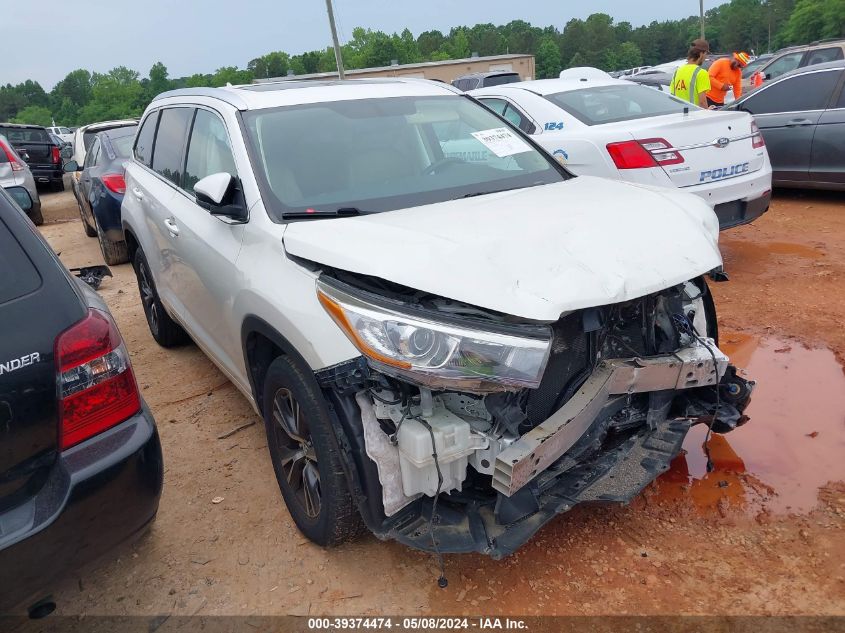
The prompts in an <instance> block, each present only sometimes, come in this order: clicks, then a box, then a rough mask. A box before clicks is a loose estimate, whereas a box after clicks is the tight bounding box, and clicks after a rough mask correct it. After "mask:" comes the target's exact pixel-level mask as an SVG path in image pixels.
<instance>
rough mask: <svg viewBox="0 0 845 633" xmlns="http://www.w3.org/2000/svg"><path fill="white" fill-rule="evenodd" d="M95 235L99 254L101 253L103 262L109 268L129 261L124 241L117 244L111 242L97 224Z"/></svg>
mask: <svg viewBox="0 0 845 633" xmlns="http://www.w3.org/2000/svg"><path fill="white" fill-rule="evenodd" d="M96 233H97V240H99V242H100V252H102V253H103V260H105V262H106V263H107V264H108V265H109V266H115V265H117V264H125V263H126V262H128V261H129V248H128V247H127V246H126V242H125V241H124V240H120V241H119V242H113V241H111V240H110V239H109V238H107V237H106V236H105V234H104V233H103V231H102V230H101V229H100V225H99V224H98V225H97V230H96Z"/></svg>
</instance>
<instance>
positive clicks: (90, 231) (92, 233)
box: [76, 198, 97, 237]
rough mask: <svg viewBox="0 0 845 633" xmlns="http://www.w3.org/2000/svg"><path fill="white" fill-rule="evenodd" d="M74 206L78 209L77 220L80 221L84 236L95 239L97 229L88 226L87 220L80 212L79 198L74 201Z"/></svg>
mask: <svg viewBox="0 0 845 633" xmlns="http://www.w3.org/2000/svg"><path fill="white" fill-rule="evenodd" d="M76 206H77V207H79V218H80V219H81V220H82V228H83V229H85V235H87V236H88V237H97V229H95V228H94V227H93V226H91V225H90V224H88V220H86V219H85V213H84V212H83V211H82V203H81V202H79V198H77V199H76Z"/></svg>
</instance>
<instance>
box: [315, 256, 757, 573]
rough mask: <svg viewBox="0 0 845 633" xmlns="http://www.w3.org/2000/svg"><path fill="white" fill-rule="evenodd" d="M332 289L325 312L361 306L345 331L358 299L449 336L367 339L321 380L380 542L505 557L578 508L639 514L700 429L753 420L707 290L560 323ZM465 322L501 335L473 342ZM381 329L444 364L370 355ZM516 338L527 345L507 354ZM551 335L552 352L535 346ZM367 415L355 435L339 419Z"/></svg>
mask: <svg viewBox="0 0 845 633" xmlns="http://www.w3.org/2000/svg"><path fill="white" fill-rule="evenodd" d="M328 283H329V285H328V286H326V292H327V294H328V295H329V299H327V301H328V302H331V301H334V300H335V299H336V300H337V302H338V305H341V306H344V307H345V306H346V305H350V306H352V307H351V308H348V309H346V311H345V312H344V313H342V314H341V313H340V311H339V310H338V314H340V316H338V317H337V318H336V320H338V322H339V325H341V323H340V321H339V319H347V322H346V323H345V325H346V326H347V327H351V326H350V323H351V322H352V320H353V319H355V318H358V317H357V315H359V314H360V315H363V316H362V317H360V318H361V319H367V318H370V317H368V316H367V315H368V313H367V311H366V309H365V307H361V306H362V305H364V304H363V303H356V302H358V298H359V297H361V296H363V297H365V298H366V297H373V296H378V297H385V296H388V297H390V302H391V303H390V304H389V305H388V306H387V307H386V308H385V309H386V310H392V309H393V308H394V307H395V306H399V307H398V308H397V310H398V313H399V314H401V313H403V312H402V311H403V310H407V311H409V312H408V313H409V314H411V315H418V314H419V315H423V317H425V318H428V316H429V315H432V314H436V315H437V317H438V319H441V320H443V321H444V322H446V323H447V324H450V325H449V327H450V328H451V329H448V330H444V331H445V332H446V335H441V334H440V333H438V332H434V333H429V332H428V331H427V330H426V329H425V328H424V327H422V326H418V325H415V324H416V323H417V322H416V321H414V320H413V319H414V318H416V317H414V316H409V317H408V321H407V323H405V322H404V321H402V320H401V319H399V318H398V317H396V318H393V317H392V318H393V320H391V321H388V322H387V323H388V325H387V326H385V328H383V330H378V331H376V330H361V332H363V334H362V339H363V340H362V341H361V342H360V345H361V349H364V350H367V351H366V352H365V353H364V355H363V356H362V357H360V358H358V359H355V360H353V361H349V362H347V363H343V364H341V365H338V366H335V367H332V368H329V369H326V370H322V371H321V372H318V373H317V378H318V381H319V383H320V384H321V386H322V388H323V389H324V391H325V392H326V394H327V395H328V396H329V400H330V401H332V402H333V403H334V408H335V411H336V413H337V415H338V416H339V418H340V426H341V427H342V428H343V430H344V433H345V436H346V441H345V442H344V443H345V445H346V448H347V449H348V451H349V452H350V453H353V454H352V455H350V464H352V463H357V464H358V466H359V476H357V477H353V481H354V482H356V484H355V486H353V487H354V488H355V490H354V492H357V493H358V495H359V506H361V508H362V515H363V516H364V519H365V521H366V522H367V523H368V524H369V527H370V528H371V529H373V531H374V532H375V533H376V534H377V535H379V536H381V537H384V538H396V539H398V540H400V541H402V542H404V543H406V544H409V545H412V546H414V547H418V548H421V549H426V550H430V549H435V550H439V551H442V552H467V551H479V552H482V553H487V554H490V555H492V556H493V557H495V558H500V557H502V556H505V555H507V554H509V553H511V552H513V551H514V550H515V549H516V548H517V547H519V546H520V545H521V544H522V543H524V542H525V541H526V540H528V538H530V537H531V535H533V534H534V532H536V530H537V529H539V528H540V527H541V526H542V525H543V524H544V523H545V522H547V521H548V520H549V519H551V518H552V517H553V516H555V515H556V514H558V513H560V512H563V511H566V510H568V509H570V508H571V507H573V506H574V505H576V504H577V503H582V502H627V501H630V500H631V499H632V498H633V497H634V496H636V495H637V494H638V493H639V492H640V491H641V490H642V489H643V488H644V487H645V486H646V485H648V484H649V483H650V482H651V481H652V480H654V478H656V477H657V476H658V475H659V474H660V473H661V472H663V471H665V470H666V469H667V468H668V466H669V463H670V461H671V460H672V459H673V458H674V457H675V456H676V455H677V454H678V452H679V451H680V450H681V444H682V442H683V439H684V437H685V435H686V432H687V430H688V429H689V428H690V426H691V425H692V424H695V423H697V422H704V423H706V424H708V425H709V426H710V428H711V430H712V431H716V432H727V431H730V430H732V429H733V428H736V426H738V425H740V424H742V423H744V422H745V421H746V419H747V418H745V417H744V416H743V410H744V409H745V407H746V406H747V404H748V402H749V399H750V395H751V391H752V390H753V387H754V383H753V382H751V381H748V380H746V379H744V378H742V377H741V376H740V375H738V374H737V372H736V370H735V368H734V367H733V366H731V365H730V364H729V359H728V358H727V356H725V354H723V353H722V352H721V351H720V350H719V348H718V346H717V341H718V332H717V329H716V315H715V309H714V306H713V302H712V299H711V297H710V295H709V290H708V288H707V285H706V283H705V282H704V280H703V279H695V280H691V281H688V282H686V283H683V284H680V285H678V286H674V287H671V288H668V289H666V290H663V291H661V292H658V293H655V294H652V295H648V296H645V297H641V298H639V299H636V300H633V301H629V302H625V303H621V304H616V305H610V306H601V307H596V308H588V309H584V310H578V311H575V312H571V313H568V314H565V315H564V316H562V317H561V318H560V319H559V320H558V321H556V322H555V323H551V324H538V323H519V322H516V320H515V319H513V318H510V317H508V316H506V315H501V314H495V313H488V312H486V311H484V310H481V309H478V308H475V307H472V306H466V305H462V304H459V303H456V302H452V301H449V300H445V299H442V298H437V297H430V296H425V295H423V294H421V293H417V292H415V291H410V290H408V289H404V288H401V287H396V286H394V285H393V284H388V283H387V282H383V281H381V280H373V279H371V278H362V277H360V276H357V275H355V276H353V275H349V274H345V273H337V272H335V273H334V275H333V277H332V278H331V279H330V280H329V282H328ZM322 300H323V299H322V297H321V301H322ZM344 302H345V303H344ZM324 307H326V308H327V310H330V308H331V306H328V307H327V304H326V303H325V302H324ZM330 311H331V310H330ZM391 314H393V313H391ZM423 317H420V321H421V322H424V318H423ZM361 322H362V321H358V322H357V323H361ZM466 323H470V324H472V325H473V326H477V327H479V328H486V329H489V330H491V331H493V332H496V333H497V336H499V338H498V339H491V340H490V341H487V340H483V341H479V340H476V339H472V340H469V342H467V340H468V339H467V336H466V335H465V334H463V333H462V332H461V331H460V327H465V324H466ZM522 328H524V332H525V334H524V335H522V334H521V331H522V330H521V329H522ZM382 331H383V332H384V336H383V337H382V338H383V339H384V340H385V341H386V343H385V345H394V346H395V347H396V348H397V349H402V350H410V351H409V352H408V358H411V359H414V358H423V359H428V358H429V357H431V358H435V359H436V362H437V363H440V365H439V366H438V365H436V363H431V362H429V361H428V360H426V362H429V364H428V365H424V366H423V367H422V370H421V371H417V370H416V368H415V367H413V368H410V369H409V368H408V367H407V366H406V365H405V364H400V363H398V362H394V360H393V359H392V358H388V357H387V355H385V354H380V353H378V352H376V351H372V350H370V348H369V347H366V346H367V345H368V342H367V341H370V340H372V341H374V342H373V346H377V345H379V344H381V343H380V342H379V340H378V339H379V332H382ZM371 332H376V334H372V335H371ZM353 336H355V334H354V333H353V334H352V335H350V338H352V337H353ZM518 336H524V340H526V341H528V343H525V344H522V343H521V344H520V345H521V347H520V346H516V345H515V344H514V346H513V347H509V345H511V344H512V343H511V342H510V339H509V338H508V337H511V338H516V337H518ZM438 337H440V339H439V340H438ZM532 337H533V338H532ZM542 337H545V339H543V340H545V341H546V347H545V348H543V349H541V348H540V346H539V344H537V345H534V343H532V342H531V341H534V340H540V339H541V338H542ZM438 345H440V346H441V347H443V346H444V345H445V346H446V347H445V348H444V349H446V348H448V350H451V351H448V350H447V351H448V354H451V356H449V360H448V361H444V360H443V359H444V358H446V357H447V355H448V354H447V352H444V351H442V350H440V349H435V348H437V346H438ZM449 346H451V347H449ZM429 349H434V350H435V351H428V350H429ZM491 350H492V351H491ZM541 352H542V353H543V354H545V356H544V357H543V358H542V359H540V356H538V355H539V354H540V353H541ZM414 354H416V356H414ZM427 354H428V356H427ZM438 354H439V355H440V356H437V355H438ZM489 358H494V359H495V360H496V363H499V364H498V365H496V364H495V363H493V364H492V365H491V363H490V362H489V361H488V359H489ZM540 361H542V362H540ZM420 364H422V363H420ZM429 366H432V367H434V369H432V370H431V371H429V370H428V367H429ZM491 366H493V367H494V368H496V369H495V370H491V369H490V367H491ZM442 367H458V368H459V370H460V371H459V370H458V369H456V370H454V371H453V372H452V373H447V372H444V371H443V370H442V369H441V368H442ZM499 367H501V368H503V369H501V370H499V369H498V368H499ZM536 367H539V371H537V373H536V377H535V375H534V373H532V372H533V371H534V368H536ZM444 376H445V377H444ZM502 377H504V378H502ZM532 381H533V382H532ZM356 415H358V416H359V417H360V422H359V423H358V425H357V426H358V429H359V430H354V427H355V426H356V424H355V422H356V420H351V419H343V418H344V416H346V417H347V418H352V417H353V416H356ZM358 433H360V436H361V437H359V438H358V444H357V450H358V453H359V454H357V455H355V454H354V453H355V451H356V441H355V438H352V437H350V436H351V435H356V434H358ZM361 450H363V451H364V452H365V453H366V455H365V456H363V455H360V452H361ZM360 473H363V474H360ZM373 479H377V482H375V481H372V480H373ZM376 495H378V497H379V498H378V499H374V498H373V497H375V496H376ZM435 509H436V512H435ZM376 510H377V511H376Z"/></svg>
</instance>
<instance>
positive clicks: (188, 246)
mask: <svg viewBox="0 0 845 633" xmlns="http://www.w3.org/2000/svg"><path fill="white" fill-rule="evenodd" d="M224 172H225V173H227V174H230V175H231V176H233V177H235V178H237V177H238V170H237V168H236V166H235V158H234V155H233V152H232V143H231V140H230V135H229V133H228V130H227V127H226V124H225V123H224V121H223V119H222V118H221V117H220V115H219V114H218V113H217V112H215V111H213V110H210V109H205V108H202V107H199V108H198V109H197V110H196V115H195V117H194V120H193V122H192V125H191V127H190V138H189V143H188V148H187V151H186V158H185V168H184V176H183V179H182V183H181V188H180V190H179V191H178V192H177V193H176V196H175V197H174V198H173V200H172V203H171V206H170V221H171V222H172V224H173V228H175V230H176V231H178V233H177V234H176V235H177V237H175V238H174V239H173V245H174V248H175V251H176V256H175V257H174V259H173V269H172V276H171V283H172V284H173V291H174V294H177V295H178V300H179V301H180V302H181V303H182V306H183V310H184V313H183V314H182V317H183V319H184V321H185V324H186V325H187V326H188V329H189V330H190V331H191V332H192V333H193V334H194V335H195V337H196V338H197V339H198V340H201V341H202V342H203V345H204V347H205V348H206V351H207V352H209V353H210V355H211V356H212V357H213V358H215V359H216V360H217V361H218V363H219V364H221V365H222V366H223V367H224V368H226V370H227V372H228V373H229V374H230V375H238V374H239V373H240V372H239V370H238V368H237V365H238V363H240V359H241V358H242V357H243V356H242V354H243V352H242V347H241V340H240V330H239V328H237V327H232V324H231V320H230V319H229V317H230V316H231V314H232V311H233V305H232V300H233V297H234V293H233V292H232V289H233V288H237V287H242V286H243V285H244V284H245V283H246V282H245V281H244V279H243V276H242V274H241V270H240V269H239V268H238V267H237V266H236V265H235V264H236V261H237V258H238V254H239V253H240V249H241V241H242V240H243V234H244V225H243V223H240V222H233V221H231V220H230V219H229V218H225V217H222V216H214V215H211V213H209V212H208V211H207V210H206V209H203V208H202V207H200V206H199V205H198V204H197V202H196V196H195V194H194V185H195V184H196V183H197V182H198V181H199V180H201V179H203V178H205V177H206V176H210V175H212V174H219V173H224Z"/></svg>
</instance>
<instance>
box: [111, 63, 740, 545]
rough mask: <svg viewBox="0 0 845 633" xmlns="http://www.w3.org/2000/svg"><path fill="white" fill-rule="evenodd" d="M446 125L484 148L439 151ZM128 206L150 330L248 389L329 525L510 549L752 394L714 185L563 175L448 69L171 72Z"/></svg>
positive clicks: (450, 139)
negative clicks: (455, 86) (734, 354)
mask: <svg viewBox="0 0 845 633" xmlns="http://www.w3.org/2000/svg"><path fill="white" fill-rule="evenodd" d="M456 141H460V142H462V143H463V144H467V143H475V144H476V145H477V150H478V152H477V153H478V155H479V156H484V157H485V158H484V160H469V159H468V160H467V161H465V160H463V159H461V158H455V157H447V156H445V152H444V149H443V148H444V147H447V146H448V145H449V144H451V143H454V142H456ZM123 224H124V229H125V235H126V243H127V245H128V246H129V249H130V253H131V257H132V261H133V262H134V266H135V270H136V273H137V276H138V283H139V287H140V291H141V298H142V301H143V306H144V311H145V314H146V316H147V320H148V322H149V326H150V329H151V331H152V334H153V336H154V337H155V339H156V340H157V341H158V342H159V343H161V344H162V345H164V346H170V345H175V344H178V343H180V342H183V341H186V340H187V339H188V337H187V335H186V333H187V334H188V335H190V338H192V339H193V340H194V341H196V343H197V344H198V345H199V346H200V347H201V348H202V349H203V350H204V351H205V352H206V354H208V356H209V357H210V358H211V359H212V360H213V361H214V362H215V363H216V364H217V365H218V366H219V367H220V368H221V370H222V371H223V372H225V374H226V375H227V376H228V377H229V378H230V379H231V380H232V382H233V383H234V384H235V385H236V386H237V387H238V388H239V389H240V390H241V391H242V392H243V393H244V395H245V396H246V397H247V398H248V399H249V400H250V402H251V403H252V404H253V405H254V407H255V408H256V410H257V411H258V412H260V413H261V415H262V416H263V418H264V420H265V424H266V430H267V439H268V446H269V450H270V457H271V459H272V461H273V466H274V468H275V471H276V476H277V478H278V481H279V486H280V488H281V492H282V495H283V496H284V499H285V501H286V503H287V506H288V508H289V510H290V513H291V515H292V517H293V519H294V520H295V522H296V524H297V525H298V526H299V528H300V529H301V530H302V532H303V533H304V534H305V535H306V536H307V537H308V538H310V539H312V540H313V541H315V542H317V543H319V544H322V545H332V544H336V543H339V542H341V541H343V540H345V539H347V538H349V537H351V536H353V535H355V534H356V533H357V532H358V531H359V530H360V529H361V528H362V527H364V526H366V527H367V528H369V529H370V530H371V531H372V532H374V533H375V534H376V535H377V536H379V537H380V538H394V539H397V540H399V541H401V542H403V543H406V544H408V545H411V546H413V547H418V548H422V549H428V550H434V551H438V550H439V551H440V552H470V551H478V552H483V553H486V554H489V555H492V556H494V557H501V556H504V555H506V554H508V553H510V552H513V551H514V550H515V549H516V548H517V547H519V546H520V545H521V544H522V543H524V542H525V541H526V540H527V539H528V538H530V537H531V535H532V534H534V532H536V531H537V530H538V529H539V528H540V527H541V526H542V525H543V524H544V523H546V522H547V521H549V520H550V519H551V518H552V517H554V516H555V515H556V514H558V513H561V512H564V511H566V510H568V509H570V508H571V507H572V506H574V505H575V504H577V503H581V502H585V501H590V502H596V501H598V502H602V501H603V502H624V501H627V500H629V499H631V498H632V497H633V496H635V495H636V494H637V493H638V492H639V491H640V490H641V489H642V488H643V487H644V486H645V485H647V484H648V483H649V482H650V481H652V480H653V479H654V478H655V477H656V476H657V475H659V474H660V473H661V472H662V471H663V470H665V469H666V468H667V467H668V464H669V462H670V460H671V459H672V458H673V457H674V456H675V455H676V454H677V453H678V452H679V451H680V448H681V443H682V441H683V439H684V436H685V434H686V432H687V430H688V428H689V427H690V425H691V424H693V423H694V422H696V421H702V420H703V421H706V422H707V423H709V424H711V425H712V428H713V429H714V430H717V431H726V430H729V429H730V428H733V427H734V426H736V425H737V424H738V423H741V422H742V421H743V420H744V418H743V416H742V415H741V413H742V409H743V408H744V406H745V405H746V404H747V402H748V398H749V396H750V390H751V387H752V386H753V383H750V382H747V381H745V380H743V379H742V378H741V377H738V376H737V375H736V372H735V371H734V370H733V368H732V367H731V366H729V364H728V362H729V361H728V358H727V357H726V356H725V355H724V354H723V353H722V352H721V351H720V350H719V348H718V347H717V344H716V338H717V336H716V316H715V310H714V306H713V302H712V299H711V297H710V294H709V292H708V288H707V285H706V283H705V281H704V277H703V276H704V275H705V274H706V273H707V272H708V271H711V270H712V269H715V268H717V267H719V266H720V265H721V257H720V254H719V249H718V246H717V238H718V232H719V226H718V222H717V219H716V216H715V215H714V214H713V211H712V210H711V209H710V207H708V206H707V205H706V204H705V203H704V202H703V201H701V200H700V199H698V198H695V197H693V196H691V195H688V194H685V193H681V192H678V191H676V190H669V189H659V188H655V187H647V186H638V185H630V184H624V183H621V182H616V181H610V180H603V179H599V178H593V177H587V176H583V177H577V178H576V177H573V176H572V175H571V174H570V173H569V172H567V171H566V170H565V169H564V168H563V167H562V166H561V165H559V164H558V163H557V162H556V161H555V160H553V159H552V158H551V157H549V156H548V155H546V154H545V153H544V152H542V151H541V150H540V149H539V148H538V146H537V145H535V144H534V143H533V141H531V140H530V139H529V138H528V137H526V136H525V135H523V134H522V133H521V132H519V131H518V130H517V129H515V128H513V127H511V126H510V124H508V123H507V122H506V121H504V120H503V119H502V118H500V117H498V116H497V115H496V114H494V113H493V112H491V111H489V110H488V109H487V108H485V107H483V106H481V105H480V104H479V103H477V102H476V101H475V100H473V99H472V98H471V97H469V96H466V95H463V94H458V93H456V92H455V91H453V90H452V89H451V88H449V87H446V86H443V85H441V84H435V83H431V82H424V81H416V80H386V81H377V80H361V81H345V82H326V83H320V82H309V83H299V82H282V83H275V84H273V83H270V84H260V85H252V86H243V87H227V88H220V89H191V90H181V91H175V92H170V93H165V94H163V95H161V96H160V97H158V98H157V99H155V100H154V101H153V102H152V104H151V105H150V106H149V107H148V108H147V111H146V112H145V114H144V117H143V119H142V121H141V125H140V127H139V132H138V135H137V138H136V141H135V148H134V157H133V158H132V159H131V160H130V161H129V163H128V164H127V167H126V196H125V198H124V202H123Z"/></svg>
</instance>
